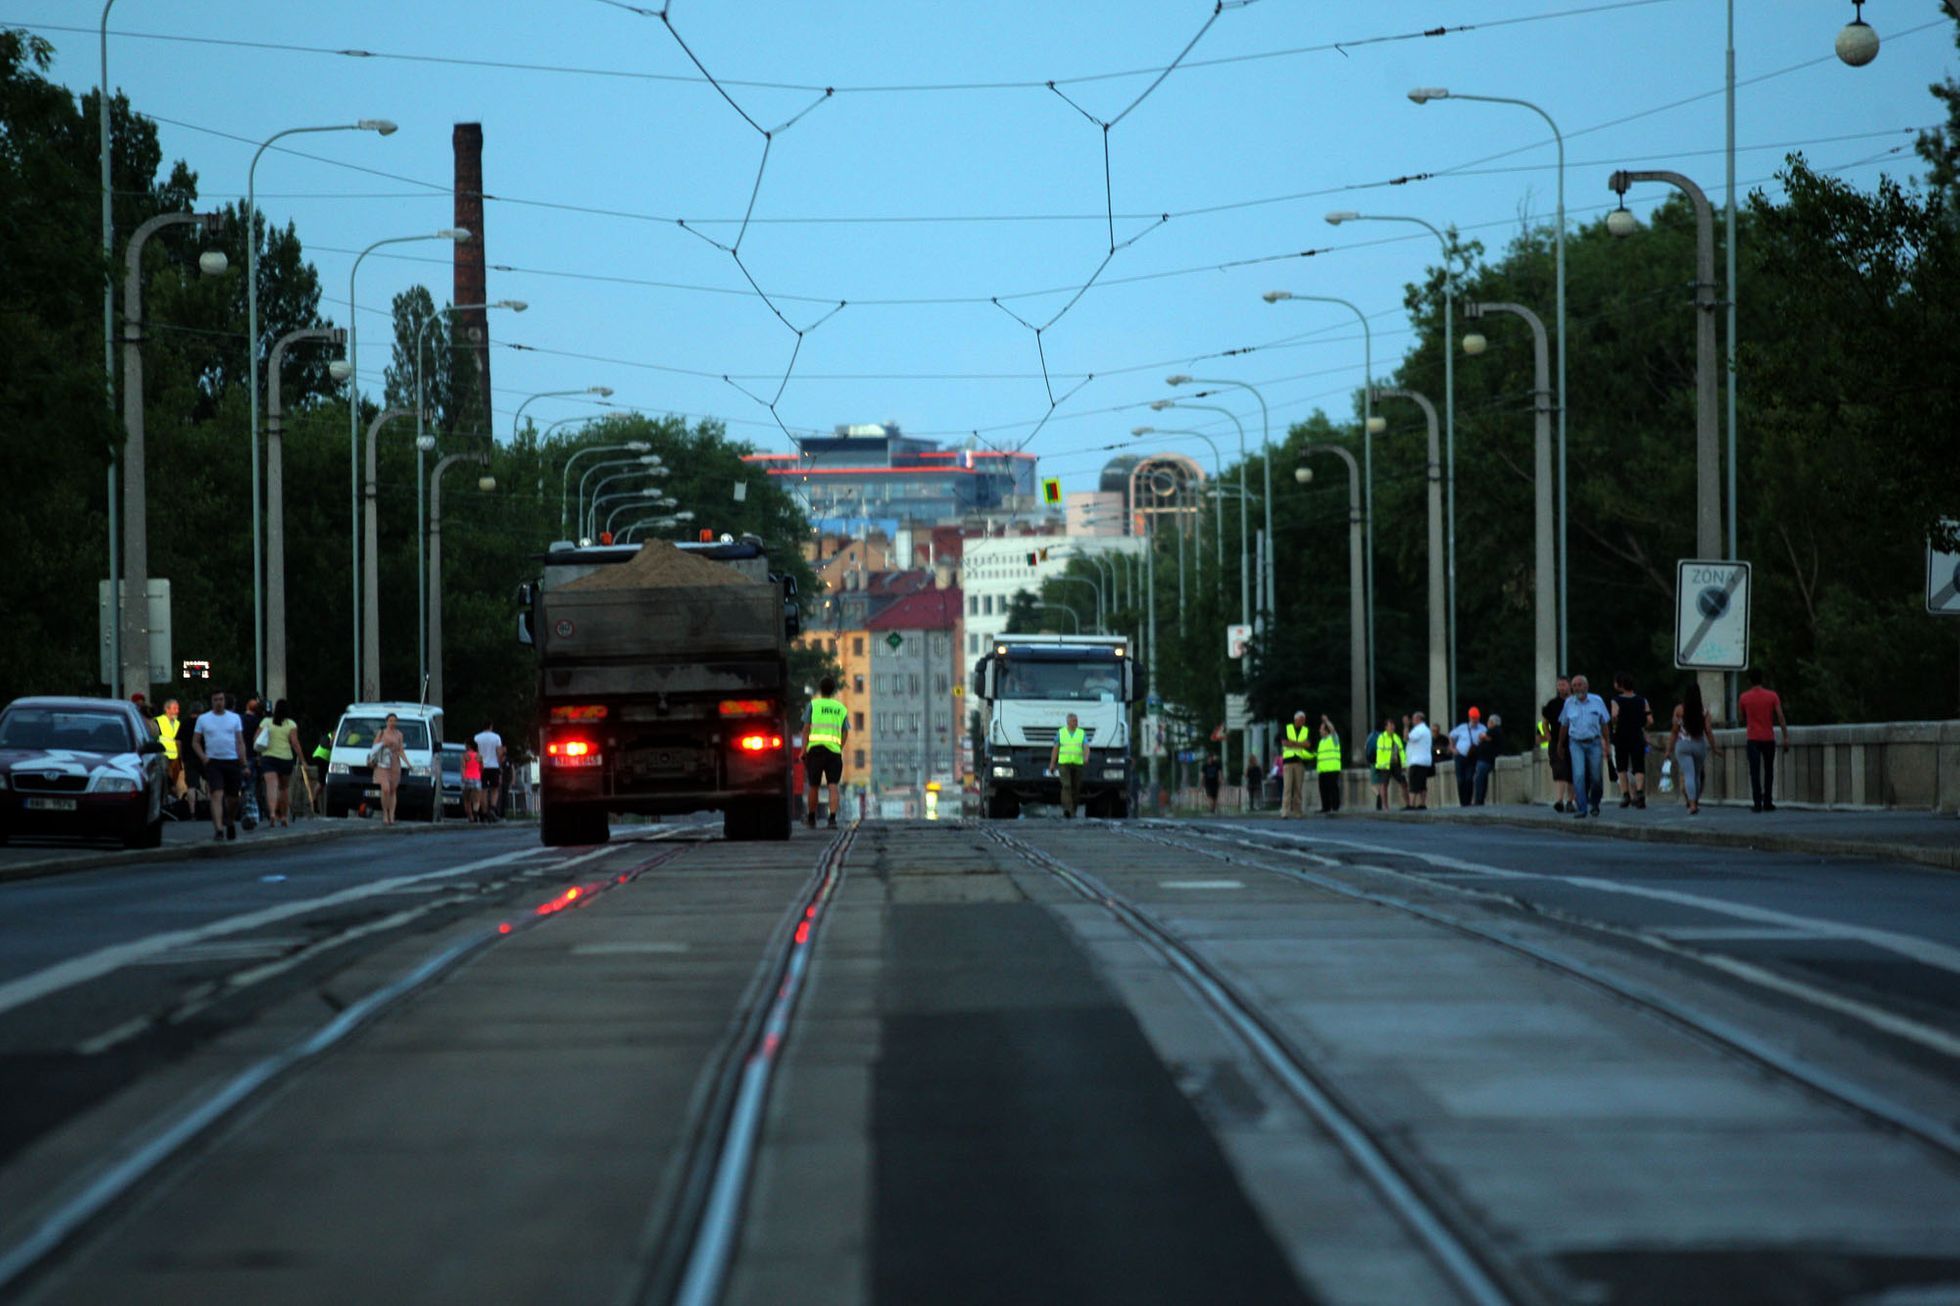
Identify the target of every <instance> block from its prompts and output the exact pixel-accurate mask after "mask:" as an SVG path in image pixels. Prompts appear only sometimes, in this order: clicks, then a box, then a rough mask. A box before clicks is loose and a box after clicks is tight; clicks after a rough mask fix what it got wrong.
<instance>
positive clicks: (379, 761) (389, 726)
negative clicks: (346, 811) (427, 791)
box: [368, 712, 408, 825]
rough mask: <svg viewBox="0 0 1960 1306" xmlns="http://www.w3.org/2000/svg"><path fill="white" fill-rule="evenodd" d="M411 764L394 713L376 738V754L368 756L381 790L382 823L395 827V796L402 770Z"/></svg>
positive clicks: (377, 785)
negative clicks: (408, 762)
mask: <svg viewBox="0 0 1960 1306" xmlns="http://www.w3.org/2000/svg"><path fill="white" fill-rule="evenodd" d="M407 761H408V745H407V743H406V741H404V740H403V739H402V730H401V726H400V725H398V724H397V723H396V721H395V714H394V713H393V712H390V713H389V714H388V719H387V720H386V721H384V722H383V723H382V725H381V733H380V734H378V735H376V736H375V737H374V750H373V751H372V752H370V753H369V754H368V764H369V765H370V766H372V767H373V768H374V783H375V786H376V787H377V788H379V789H380V790H381V823H382V824H383V825H393V824H394V823H395V794H396V791H397V790H398V789H400V787H401V782H402V767H403V766H404V765H405V764H406V763H407Z"/></svg>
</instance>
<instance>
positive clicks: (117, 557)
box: [95, 0, 149, 698]
mask: <svg viewBox="0 0 1960 1306" xmlns="http://www.w3.org/2000/svg"><path fill="white" fill-rule="evenodd" d="M115 7H116V0H103V4H102V22H101V25H100V26H101V45H100V48H101V53H102V80H101V82H100V83H99V84H98V85H97V87H96V92H95V132H96V141H95V144H96V161H97V163H98V165H99V166H100V171H101V182H102V186H101V190H102V394H103V399H104V401H105V402H106V403H107V404H108V406H109V419H110V420H111V421H114V420H115V416H116V272H115V267H116V209H115V190H114V188H113V185H112V183H111V181H110V177H109V11H110V10H111V9H113V8H115ZM121 464H122V458H121V455H120V454H119V453H118V452H117V451H116V450H114V449H111V450H110V451H109V472H108V481H109V485H108V494H107V496H106V498H105V507H106V509H107V512H108V517H109V697H111V698H121V697H122V623H123V611H122V609H123V604H122V589H121V576H122V567H121V562H122V556H121V555H122V548H121V541H120V539H119V538H118V536H117V526H118V522H117V516H118V511H117V510H118V508H119V506H120V504H119V500H120V497H121V496H120V494H119V492H118V491H119V485H118V469H119V468H120V466H121ZM143 601H144V603H145V604H146V605H147V604H148V602H149V596H148V595H145V596H144V599H143ZM146 656H147V655H146ZM143 674H145V675H148V674H149V672H148V671H147V670H146V671H145V672H144V673H143Z"/></svg>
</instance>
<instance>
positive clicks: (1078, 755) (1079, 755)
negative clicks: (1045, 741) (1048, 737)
mask: <svg viewBox="0 0 1960 1306" xmlns="http://www.w3.org/2000/svg"><path fill="white" fill-rule="evenodd" d="M1088 737H1089V736H1088V732H1087V731H1085V730H1084V729H1083V728H1082V727H1081V726H1077V727H1076V728H1075V729H1073V730H1070V729H1069V728H1068V727H1067V726H1063V727H1062V728H1061V729H1060V730H1057V731H1056V732H1055V745H1056V753H1055V764H1056V765H1057V766H1081V765H1082V762H1083V741H1084V740H1085V739H1087V738H1088Z"/></svg>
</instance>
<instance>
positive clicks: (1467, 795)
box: [1450, 704, 1484, 807]
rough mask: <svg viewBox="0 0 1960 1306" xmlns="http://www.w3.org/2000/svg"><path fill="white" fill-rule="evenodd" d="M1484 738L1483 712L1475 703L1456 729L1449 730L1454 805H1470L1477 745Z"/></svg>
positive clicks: (1473, 787) (1474, 777)
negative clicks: (1454, 782)
mask: <svg viewBox="0 0 1960 1306" xmlns="http://www.w3.org/2000/svg"><path fill="white" fill-rule="evenodd" d="M1483 740H1484V714H1483V713H1482V712H1480V711H1478V710H1477V707H1476V705H1475V704H1472V705H1471V707H1470V712H1469V714H1468V715H1467V716H1465V717H1464V718H1463V721H1462V723H1461V724H1460V725H1458V726H1457V728H1456V729H1454V730H1452V731H1450V755H1451V756H1452V757H1454V758H1455V759H1456V805H1457V806H1458V807H1468V806H1470V800H1471V799H1472V798H1473V797H1474V796H1475V794H1476V780H1477V745H1478V744H1480V743H1482V742H1483Z"/></svg>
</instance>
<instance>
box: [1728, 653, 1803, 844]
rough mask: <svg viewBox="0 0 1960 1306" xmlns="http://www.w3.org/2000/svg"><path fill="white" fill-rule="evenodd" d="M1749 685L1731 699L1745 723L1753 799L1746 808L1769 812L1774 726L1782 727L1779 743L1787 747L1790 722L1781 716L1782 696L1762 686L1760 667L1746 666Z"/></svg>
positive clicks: (1772, 806)
mask: <svg viewBox="0 0 1960 1306" xmlns="http://www.w3.org/2000/svg"><path fill="white" fill-rule="evenodd" d="M1749 685H1750V687H1749V688H1748V689H1747V690H1745V691H1743V694H1742V697H1741V698H1738V699H1737V700H1736V701H1735V705H1736V707H1737V709H1738V710H1740V711H1741V713H1742V723H1743V725H1745V726H1747V727H1748V730H1747V732H1746V733H1747V736H1748V739H1747V742H1748V748H1749V794H1750V797H1751V798H1752V799H1753V800H1754V802H1753V805H1752V806H1751V807H1750V809H1749V810H1750V811H1752V812H1773V811H1775V810H1776V804H1775V803H1773V802H1771V801H1770V794H1771V793H1772V792H1773V791H1774V789H1775V788H1776V729H1781V730H1782V731H1783V747H1785V748H1788V747H1789V746H1790V723H1789V721H1787V720H1785V719H1784V716H1783V696H1782V695H1781V694H1778V693H1777V692H1776V691H1775V690H1773V689H1766V688H1764V687H1763V673H1762V670H1761V669H1760V668H1752V669H1751V670H1750V672H1749Z"/></svg>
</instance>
